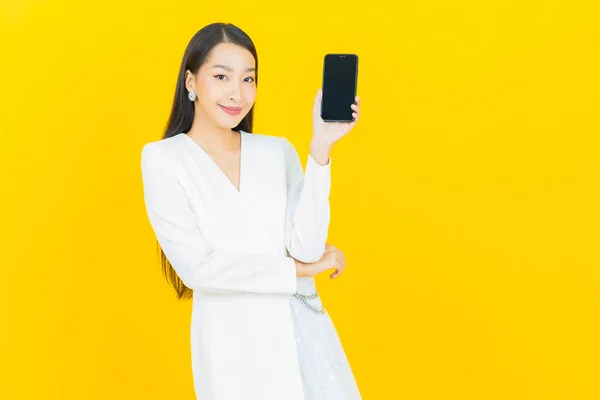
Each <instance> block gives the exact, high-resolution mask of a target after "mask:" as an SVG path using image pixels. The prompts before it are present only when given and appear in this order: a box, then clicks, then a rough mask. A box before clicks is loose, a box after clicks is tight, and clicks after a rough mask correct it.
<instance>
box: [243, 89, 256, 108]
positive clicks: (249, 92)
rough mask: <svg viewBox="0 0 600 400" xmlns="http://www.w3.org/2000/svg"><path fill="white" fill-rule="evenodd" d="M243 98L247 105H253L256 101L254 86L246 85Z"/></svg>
mask: <svg viewBox="0 0 600 400" xmlns="http://www.w3.org/2000/svg"><path fill="white" fill-rule="evenodd" d="M244 98H245V99H246V101H247V102H248V104H250V105H251V104H254V101H255V100H256V85H248V86H246V87H245V89H244Z"/></svg>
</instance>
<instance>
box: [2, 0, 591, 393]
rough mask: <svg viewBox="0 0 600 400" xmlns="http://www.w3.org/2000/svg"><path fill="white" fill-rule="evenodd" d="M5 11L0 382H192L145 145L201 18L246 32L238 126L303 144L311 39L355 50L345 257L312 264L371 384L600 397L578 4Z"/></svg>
mask: <svg viewBox="0 0 600 400" xmlns="http://www.w3.org/2000/svg"><path fill="white" fill-rule="evenodd" d="M283 7H288V8H287V9H285V8H283ZM0 10H1V14H0V15H1V31H0V34H1V40H0V51H1V56H2V62H1V63H0V88H1V89H0V90H1V92H0V93H1V94H0V96H1V100H0V101H1V102H0V113H1V117H0V130H1V135H0V171H1V174H2V180H1V182H2V196H1V202H2V203H1V211H0V212H1V216H0V217H1V218H0V221H1V222H0V224H1V226H2V237H1V238H0V240H1V243H2V268H1V270H2V273H1V275H2V277H1V278H0V311H1V320H0V321H1V322H0V323H1V329H0V346H1V347H0V362H1V367H0V380H1V382H0V398H1V399H7V400H9V399H10V400H12V399H42V398H43V399H66V400H67V399H146V400H150V399H192V398H193V390H192V381H191V371H190V365H189V361H190V360H189V315H190V304H191V303H190V302H189V301H188V302H178V301H176V300H175V299H174V297H173V292H172V290H171V289H170V287H168V286H167V284H166V283H165V282H164V280H163V278H162V276H161V274H160V268H159V265H158V260H157V258H156V247H155V246H156V242H155V240H154V236H153V234H152V231H151V230H150V226H149V224H148V222H147V219H146V214H145V210H144V208H143V200H142V192H141V177H140V151H141V147H142V145H143V144H144V143H145V142H147V141H151V140H157V139H158V138H159V137H160V135H161V133H162V129H163V127H164V124H165V122H166V119H167V116H168V112H169V109H170V106H171V101H172V95H173V90H174V86H175V79H176V75H177V70H178V67H179V63H180V61H181V56H182V55H183V51H184V48H185V46H186V44H187V42H188V40H189V39H190V38H191V37H192V35H193V34H194V33H195V32H196V31H197V30H198V29H200V28H201V27H202V26H203V25H205V24H207V23H210V22H213V21H228V22H233V23H235V24H237V25H239V26H240V27H242V28H243V29H244V30H246V31H247V32H248V33H249V34H250V35H251V37H252V38H253V40H254V41H255V43H256V45H257V47H258V51H259V62H260V74H261V75H260V78H259V91H258V93H259V94H258V100H257V101H258V103H257V121H256V126H255V131H256V132H260V133H267V134H273V135H284V136H287V137H289V138H290V140H291V141H292V142H293V143H294V144H295V145H296V148H297V149H298V151H299V152H300V154H301V158H302V160H303V163H305V162H306V155H307V152H308V144H309V138H310V133H311V132H310V126H311V125H310V123H311V122H310V115H311V107H312V101H313V98H314V95H315V94H316V91H317V89H318V87H319V85H320V80H321V66H322V56H323V55H324V54H325V53H326V52H356V53H358V54H359V56H360V63H359V70H360V76H359V94H360V96H361V97H362V100H363V104H362V105H363V108H362V112H363V115H362V120H361V121H360V123H359V125H358V126H357V127H356V129H355V130H354V131H353V132H352V133H351V134H350V135H349V136H348V137H347V138H345V139H344V140H343V141H342V142H340V143H339V144H338V145H337V147H336V148H335V149H334V153H333V155H332V157H333V159H334V163H335V167H333V171H332V173H333V188H332V194H331V201H332V207H333V209H332V213H333V214H332V226H331V237H330V241H331V242H332V243H334V244H335V245H337V246H338V247H340V248H341V249H342V250H344V252H345V254H346V256H347V259H348V262H349V266H348V269H347V271H346V272H345V274H344V275H343V276H342V277H341V278H340V279H338V280H337V281H333V282H331V281H329V280H328V279H326V278H325V277H324V276H323V277H319V278H318V285H319V288H320V291H321V293H322V297H323V299H324V301H325V303H326V306H327V308H328V309H329V312H330V314H331V315H332V317H333V319H334V322H335V323H336V326H337V328H338V330H339V334H340V336H341V338H342V340H343V342H344V345H345V348H346V351H347V354H348V357H349V358H350V361H351V363H352V366H353V368H354V371H355V374H356V378H357V380H358V383H359V386H360V388H361V390H362V392H363V395H364V398H365V399H368V400H372V399H411V400H417V399H444V400H446V399H460V400H470V399H486V400H487V399H502V400H505V399H545V400H548V399H569V400H571V399H597V398H600V368H599V362H598V359H599V358H600V351H599V346H598V341H599V338H600V329H599V323H598V316H599V313H600V273H599V267H600V256H599V249H600V243H599V242H600V228H599V227H600V213H599V211H598V208H599V205H600V189H599V186H600V185H599V183H600V162H599V150H600V146H599V145H600V143H599V139H598V135H599V133H600V129H599V128H600V122H599V116H598V114H599V112H600V111H599V106H600V95H599V93H600V85H599V78H598V71H600V62H599V54H600V28H599V27H600V19H599V15H600V13H599V9H598V6H597V2H595V1H573V0H570V1H567V0H562V1H558V0H546V1H540V0H538V1H534V0H529V1H523V0H519V1H517V0H493V1H475V0H455V1H448V2H444V1H439V0H437V1H436V0H425V1H418V2H416V1H411V2H389V3H387V4H384V3H383V2H373V1H366V2H359V1H334V2H327V1H313V0H309V1H304V2H300V3H290V4H289V5H284V3H277V4H276V3H273V4H270V3H267V2H262V1H258V2H248V1H237V0H236V1H228V2H199V1H179V2H177V1H168V2H163V1H159V2H147V1H130V2H120V1H114V0H111V1H106V0H103V1H100V0H97V1H64V0H63V1H56V0H55V1H41V0H40V1H15V0H2V2H1V7H0ZM282 400H283V399H282Z"/></svg>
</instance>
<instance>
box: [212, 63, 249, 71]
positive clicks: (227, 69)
mask: <svg viewBox="0 0 600 400" xmlns="http://www.w3.org/2000/svg"><path fill="white" fill-rule="evenodd" d="M213 68H222V69H224V70H225V71H229V72H232V71H233V68H231V67H228V66H227V65H221V64H215V65H213ZM253 71H256V68H246V72H253Z"/></svg>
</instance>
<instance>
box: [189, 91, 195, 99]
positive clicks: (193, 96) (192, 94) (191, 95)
mask: <svg viewBox="0 0 600 400" xmlns="http://www.w3.org/2000/svg"><path fill="white" fill-rule="evenodd" d="M188 99H190V101H194V100H196V93H194V91H193V90H191V91H190V92H189V93H188Z"/></svg>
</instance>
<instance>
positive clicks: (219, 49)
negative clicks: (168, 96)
mask: <svg viewBox="0 0 600 400" xmlns="http://www.w3.org/2000/svg"><path fill="white" fill-rule="evenodd" d="M255 68H256V61H255V60H254V56H253V55H252V53H250V52H249V51H248V50H246V49H245V48H243V47H241V46H238V45H236V44H232V43H220V44H218V45H217V46H215V47H214V48H213V49H212V50H211V52H210V53H209V55H208V57H207V60H206V61H205V63H204V64H203V65H202V66H201V67H200V69H199V70H198V73H197V74H196V76H194V75H192V74H191V72H190V71H187V72H186V88H187V90H188V91H189V90H190V89H191V90H193V91H194V93H196V100H195V107H196V108H195V110H196V111H195V112H196V114H198V113H201V115H202V116H203V117H206V118H208V119H210V120H211V121H212V122H213V123H214V124H215V125H216V126H217V127H220V128H229V129H232V128H235V127H236V126H237V125H238V124H239V123H240V122H241V120H242V119H243V118H244V117H245V116H246V114H248V112H249V111H250V109H251V108H252V106H253V105H254V101H255V100H256V83H255V78H256V74H255Z"/></svg>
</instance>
